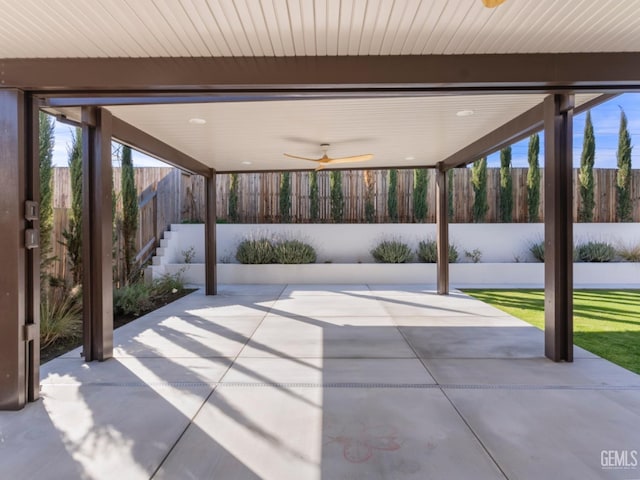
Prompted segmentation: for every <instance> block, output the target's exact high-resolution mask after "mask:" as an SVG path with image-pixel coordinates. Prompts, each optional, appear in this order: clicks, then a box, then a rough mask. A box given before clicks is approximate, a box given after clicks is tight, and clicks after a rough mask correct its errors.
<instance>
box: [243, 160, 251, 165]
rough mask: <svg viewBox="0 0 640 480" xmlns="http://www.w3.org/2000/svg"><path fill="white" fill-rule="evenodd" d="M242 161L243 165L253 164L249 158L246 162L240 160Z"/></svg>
mask: <svg viewBox="0 0 640 480" xmlns="http://www.w3.org/2000/svg"><path fill="white" fill-rule="evenodd" d="M240 163H242V165H251V162H250V161H248V160H245V161H244V162H240Z"/></svg>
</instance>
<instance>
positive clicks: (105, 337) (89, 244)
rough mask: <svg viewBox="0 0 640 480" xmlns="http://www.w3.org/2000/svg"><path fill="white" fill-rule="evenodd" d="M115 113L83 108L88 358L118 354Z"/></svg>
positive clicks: (84, 259)
mask: <svg viewBox="0 0 640 480" xmlns="http://www.w3.org/2000/svg"><path fill="white" fill-rule="evenodd" d="M111 119H112V117H111V114H110V113H109V112H108V111H107V110H104V109H100V108H98V109H95V108H91V107H86V108H83V109H82V174H83V181H82V196H83V215H82V258H83V265H82V293H83V297H82V299H83V314H82V316H83V325H84V358H85V361H87V362H88V361H92V360H100V361H102V360H106V359H108V358H111V356H112V355H113V273H112V269H111V263H112V251H111V249H112V242H113V240H112V212H111V201H112V200H111V195H112V168H111Z"/></svg>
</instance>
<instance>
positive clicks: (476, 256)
mask: <svg viewBox="0 0 640 480" xmlns="http://www.w3.org/2000/svg"><path fill="white" fill-rule="evenodd" d="M464 256H465V257H467V258H468V259H469V260H471V261H472V262H473V263H478V262H479V261H480V260H481V259H482V252H481V251H480V249H479V248H476V249H474V250H471V251H469V250H465V251H464Z"/></svg>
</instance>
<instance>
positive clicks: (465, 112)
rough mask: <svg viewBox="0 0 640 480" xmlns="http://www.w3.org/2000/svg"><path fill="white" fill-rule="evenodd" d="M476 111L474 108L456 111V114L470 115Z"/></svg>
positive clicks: (461, 115)
mask: <svg viewBox="0 0 640 480" xmlns="http://www.w3.org/2000/svg"><path fill="white" fill-rule="evenodd" d="M474 113H476V112H474V111H473V110H460V111H459V112H457V113H456V115H457V116H459V117H470V116H471V115H473V114H474Z"/></svg>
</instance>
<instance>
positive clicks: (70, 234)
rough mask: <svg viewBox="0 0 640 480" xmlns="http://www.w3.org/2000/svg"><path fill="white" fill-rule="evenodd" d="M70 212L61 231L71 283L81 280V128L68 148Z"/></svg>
mask: <svg viewBox="0 0 640 480" xmlns="http://www.w3.org/2000/svg"><path fill="white" fill-rule="evenodd" d="M69 174H70V176H71V214H70V216H69V228H68V229H67V230H65V231H64V232H62V236H63V237H64V239H65V246H66V247H67V254H68V255H69V263H70V268H71V274H72V277H73V283H74V284H76V285H77V284H79V283H80V282H81V281H82V130H80V128H76V131H75V133H74V134H73V135H72V144H71V148H70V149H69Z"/></svg>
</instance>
